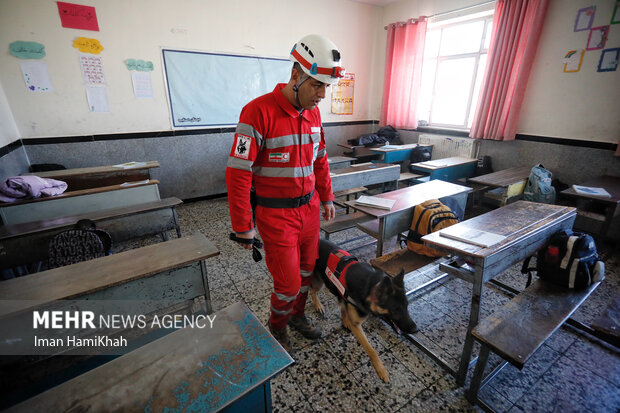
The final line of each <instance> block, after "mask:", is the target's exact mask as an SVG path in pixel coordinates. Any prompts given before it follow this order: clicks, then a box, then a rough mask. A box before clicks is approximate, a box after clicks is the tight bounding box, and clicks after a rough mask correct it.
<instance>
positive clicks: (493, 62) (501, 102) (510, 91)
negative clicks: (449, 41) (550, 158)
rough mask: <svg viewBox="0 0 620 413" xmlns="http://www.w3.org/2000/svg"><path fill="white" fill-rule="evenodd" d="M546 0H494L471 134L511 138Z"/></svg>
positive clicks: (486, 137)
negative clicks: (489, 38) (485, 65)
mask: <svg viewBox="0 0 620 413" xmlns="http://www.w3.org/2000/svg"><path fill="white" fill-rule="evenodd" d="M548 4H549V0H497V3H496V5H495V15H494V17H493V33H492V37H491V45H490V48H489V59H488V63H487V67H486V71H485V74H484V82H483V84H482V88H481V90H480V98H479V99H478V106H477V108H476V112H475V115H474V121H473V125H472V128H471V131H470V134H469V136H470V137H472V138H483V139H495V140H514V138H515V135H516V130H517V122H518V120H519V112H520V111H521V105H522V103H523V96H524V94H525V89H526V86H527V80H528V77H529V76H530V70H531V68H532V63H533V61H534V56H535V55H536V49H537V48H538V40H539V39H540V33H541V32H542V29H543V25H544V21H545V14H546V12H547V6H548Z"/></svg>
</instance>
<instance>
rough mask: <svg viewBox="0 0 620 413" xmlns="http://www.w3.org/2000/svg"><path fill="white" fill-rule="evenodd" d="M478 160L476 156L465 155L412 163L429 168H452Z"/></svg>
mask: <svg viewBox="0 0 620 413" xmlns="http://www.w3.org/2000/svg"><path fill="white" fill-rule="evenodd" d="M472 162H478V160H477V159H476V158H465V157H463V156H453V157H450V158H443V159H435V160H434V161H426V162H417V163H414V164H411V165H412V166H416V167H418V168H424V169H428V170H435V169H443V168H450V167H452V166H458V165H464V164H467V163H472Z"/></svg>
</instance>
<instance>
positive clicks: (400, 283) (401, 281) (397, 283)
mask: <svg viewBox="0 0 620 413" xmlns="http://www.w3.org/2000/svg"><path fill="white" fill-rule="evenodd" d="M393 283H394V287H395V288H396V289H399V290H404V289H405V270H404V269H403V270H400V272H399V273H398V274H397V275H396V277H394V279H393Z"/></svg>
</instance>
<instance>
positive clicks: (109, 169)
mask: <svg viewBox="0 0 620 413" xmlns="http://www.w3.org/2000/svg"><path fill="white" fill-rule="evenodd" d="M159 166H160V165H159V162H157V161H148V162H145V165H140V166H136V167H135V168H126V169H125V168H119V167H116V166H114V165H106V166H93V167H89V168H71V169H60V170H57V171H45V172H31V173H26V174H24V175H36V176H38V177H40V178H52V179H60V180H61V181H62V178H64V177H71V176H83V175H96V174H106V173H113V172H123V171H136V170H140V169H151V168H159Z"/></svg>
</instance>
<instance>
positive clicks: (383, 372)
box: [377, 366, 390, 383]
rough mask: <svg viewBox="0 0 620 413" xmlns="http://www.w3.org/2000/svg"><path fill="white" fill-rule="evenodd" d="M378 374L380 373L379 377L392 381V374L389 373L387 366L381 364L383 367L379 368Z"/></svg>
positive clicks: (385, 380) (387, 381)
mask: <svg viewBox="0 0 620 413" xmlns="http://www.w3.org/2000/svg"><path fill="white" fill-rule="evenodd" d="M377 374H378V375H379V378H380V379H381V380H383V381H384V382H386V383H389V382H390V375H389V374H388V372H387V370H386V369H385V367H383V366H381V368H379V369H377Z"/></svg>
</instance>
